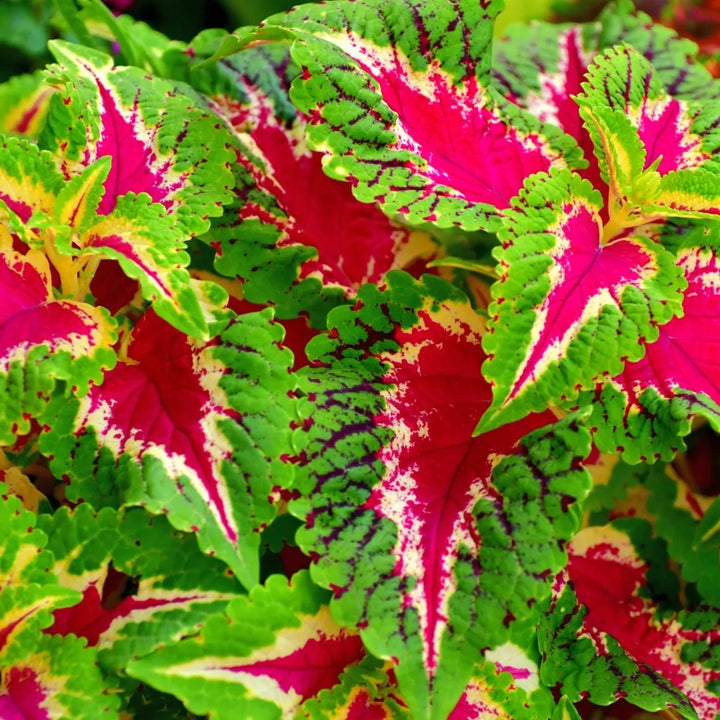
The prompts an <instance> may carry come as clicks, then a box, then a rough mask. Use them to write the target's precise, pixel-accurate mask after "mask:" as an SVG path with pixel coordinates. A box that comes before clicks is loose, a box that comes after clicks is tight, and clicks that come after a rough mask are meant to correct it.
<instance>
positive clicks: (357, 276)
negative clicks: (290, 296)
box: [214, 46, 435, 299]
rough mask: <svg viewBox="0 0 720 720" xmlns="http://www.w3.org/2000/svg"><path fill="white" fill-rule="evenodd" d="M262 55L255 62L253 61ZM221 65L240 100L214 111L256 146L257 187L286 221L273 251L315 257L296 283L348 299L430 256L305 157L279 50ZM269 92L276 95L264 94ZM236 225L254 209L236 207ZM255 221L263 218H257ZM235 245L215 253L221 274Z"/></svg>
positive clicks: (425, 246) (418, 235) (424, 239)
mask: <svg viewBox="0 0 720 720" xmlns="http://www.w3.org/2000/svg"><path fill="white" fill-rule="evenodd" d="M273 51H274V52H273ZM261 52H262V54H261V55H260V58H256V57H254V55H259V54H260V53H261ZM263 61H264V65H265V66H264V67H263ZM224 63H225V65H226V68H225V75H228V74H230V73H232V77H233V80H234V82H235V83H236V85H237V91H238V92H240V93H241V96H242V99H241V100H233V98H232V97H231V96H229V97H228V96H217V97H215V98H214V107H215V108H216V110H217V112H218V113H219V114H220V115H221V116H223V117H225V118H226V119H227V120H228V122H229V123H231V125H232V126H233V128H235V129H236V130H237V131H238V132H241V133H246V134H248V135H249V136H250V138H251V139H252V141H253V142H254V144H255V146H256V147H257V150H258V155H259V158H260V160H261V161H262V164H263V166H264V168H263V170H262V172H257V171H256V172H255V175H256V180H257V182H258V185H259V186H260V187H262V188H264V189H265V190H266V191H267V192H268V193H270V194H272V195H274V196H275V198H276V199H277V201H278V204H279V206H280V208H281V209H282V210H283V211H284V213H285V215H286V217H277V219H276V220H275V222H276V224H277V226H278V231H279V232H280V237H279V239H278V250H280V248H285V247H288V246H293V245H304V246H309V247H312V248H315V250H316V257H315V258H311V259H309V260H307V261H306V262H305V263H303V265H302V266H301V268H300V272H299V280H300V281H302V279H303V278H307V277H310V276H312V277H317V278H318V279H320V281H321V283H322V285H323V286H324V287H328V286H330V287H333V286H334V287H339V288H342V290H343V292H344V294H345V295H349V294H351V293H354V292H355V291H356V290H357V288H358V287H359V286H360V285H361V284H362V283H364V282H378V281H380V280H381V279H382V277H383V276H384V274H385V273H386V272H387V271H388V270H392V269H397V268H402V267H404V266H406V265H409V264H410V263H411V262H413V261H414V260H415V259H416V258H417V257H418V256H421V255H423V254H426V255H427V254H432V253H433V251H434V249H435V246H434V244H433V243H432V242H431V241H430V239H429V237H428V236H427V235H426V234H425V233H422V232H419V231H416V232H412V231H410V230H407V229H405V228H403V227H402V226H400V225H399V224H397V223H395V222H393V221H391V220H389V219H388V218H387V217H386V216H385V215H384V214H383V213H382V212H380V210H378V209H377V208H376V207H374V206H373V205H367V204H364V203H360V202H358V201H357V200H355V198H354V197H353V195H352V192H351V189H350V186H349V185H347V184H345V183H339V182H336V181H333V180H332V179H330V178H329V177H327V175H325V173H324V172H323V168H322V163H321V160H322V157H323V156H322V154H321V153H316V152H313V151H312V150H310V148H309V147H308V145H307V141H306V139H305V135H306V130H307V127H306V126H307V119H306V118H305V117H304V116H302V115H301V114H299V113H293V114H292V115H290V114H289V113H288V111H287V105H288V104H289V100H288V99H287V97H286V96H285V95H284V94H283V95H281V96H280V97H279V98H278V97H277V95H278V94H279V93H280V92H282V91H283V88H282V85H281V83H282V82H283V81H285V82H288V80H287V79H286V78H285V77H283V75H285V76H287V75H289V76H290V77H292V76H294V75H297V74H298V71H297V70H296V69H295V67H294V65H292V63H291V62H290V58H289V56H288V51H287V49H286V48H285V47H284V46H279V47H277V46H270V48H265V47H260V48H250V49H248V50H245V51H244V52H242V53H240V54H239V55H236V56H233V57H231V58H229V59H228V60H226V61H224ZM269 73H273V74H276V75H279V76H280V77H278V79H277V81H276V83H277V85H279V86H280V89H278V88H275V87H272V85H271V81H269V80H268V79H267V75H268V74H269ZM271 79H272V75H271ZM256 83H259V84H260V85H259V87H258V86H257V85H256ZM268 85H270V86H271V87H269V88H268V90H266V89H265V87H266V86H268ZM273 90H274V91H275V93H274V95H275V96H273V95H270V94H268V93H269V92H272V91H273ZM285 92H287V91H286V90H285ZM253 168H254V166H253V165H250V166H248V169H251V170H252V169H253ZM298 177H302V178H303V182H301V183H299V182H298V181H297V178H298ZM256 212H257V211H256ZM238 219H239V220H242V221H243V222H244V221H247V220H251V219H254V218H253V215H252V209H250V208H248V207H247V206H246V207H243V208H241V209H240V212H239V218H238ZM257 219H263V215H262V213H258V214H257ZM235 244H237V240H234V239H231V241H230V243H224V244H223V245H221V246H220V248H219V252H220V257H219V259H218V267H219V268H230V267H232V264H233V259H234V258H236V257H238V255H239V252H238V249H234V248H233V245H235ZM240 274H241V275H242V273H240ZM249 280H250V281H252V280H253V278H252V276H251V277H250V278H249ZM248 284H249V283H248V282H246V286H247V285H248ZM255 284H257V283H255ZM265 292H266V293H267V289H266V290H265ZM246 296H247V294H246ZM248 297H249V296H248ZM249 299H253V298H252V297H250V298H249Z"/></svg>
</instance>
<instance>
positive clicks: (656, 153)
mask: <svg viewBox="0 0 720 720" xmlns="http://www.w3.org/2000/svg"><path fill="white" fill-rule="evenodd" d="M586 78H587V82H586V83H584V84H583V88H584V93H582V94H581V95H579V96H577V97H576V102H577V103H578V104H579V106H580V114H581V116H582V117H583V119H584V120H585V122H586V124H587V128H588V130H589V131H590V135H591V137H592V140H593V143H594V145H595V152H596V156H597V158H598V161H599V164H600V170H601V173H602V175H603V178H604V179H605V180H606V182H607V183H608V185H609V187H610V195H609V206H608V212H609V215H610V217H609V221H608V223H607V226H606V228H605V231H604V233H605V237H606V239H610V238H612V237H613V236H614V235H615V234H617V233H618V232H621V231H622V230H623V228H625V227H628V226H631V225H636V224H638V223H640V222H646V221H648V220H652V219H655V218H660V217H667V216H673V215H676V216H677V215H684V216H690V217H702V216H704V215H707V214H710V215H717V213H718V210H717V205H718V203H719V202H720V195H718V193H717V191H716V188H715V185H716V175H717V174H718V171H719V170H720V165H718V163H717V161H715V160H714V153H715V152H716V151H717V150H718V147H720V131H718V130H717V129H716V126H717V125H718V120H719V119H720V101H706V102H704V103H702V104H700V103H693V102H690V101H685V100H680V99H677V98H673V97H672V96H670V95H669V94H667V92H666V91H665V89H664V88H663V87H662V84H661V82H660V80H659V79H658V78H657V76H656V73H655V71H654V70H653V67H652V65H651V64H650V63H649V62H648V61H647V60H646V59H645V58H644V57H643V56H642V55H641V54H640V53H639V52H637V51H635V50H633V49H632V48H630V47H628V46H620V47H616V48H612V49H611V50H608V51H606V52H605V53H603V55H601V56H598V57H597V58H596V59H595V62H594V63H593V65H592V66H591V67H590V68H589V70H588V73H587V75H586Z"/></svg>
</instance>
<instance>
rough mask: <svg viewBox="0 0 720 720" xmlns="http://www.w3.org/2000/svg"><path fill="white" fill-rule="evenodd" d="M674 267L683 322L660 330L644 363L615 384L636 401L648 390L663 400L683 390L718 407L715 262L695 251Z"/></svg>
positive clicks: (719, 299) (719, 268)
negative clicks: (679, 275)
mask: <svg viewBox="0 0 720 720" xmlns="http://www.w3.org/2000/svg"><path fill="white" fill-rule="evenodd" d="M677 264H678V265H679V266H680V267H681V268H682V270H683V273H684V275H685V278H686V280H687V283H688V287H687V290H686V291H685V297H684V300H683V315H682V317H675V318H673V319H672V320H670V322H668V323H667V324H665V325H663V326H662V327H660V328H659V337H658V339H657V340H656V341H655V342H653V343H651V344H650V345H648V347H647V351H646V353H645V357H644V358H643V359H642V360H639V361H638V362H635V363H628V364H627V365H626V366H625V370H624V372H623V374H622V375H621V376H619V377H618V378H617V379H616V381H619V382H620V383H621V385H622V386H623V387H624V388H626V389H627V391H629V392H630V393H631V395H630V397H631V398H632V399H635V400H636V399H637V396H638V395H639V394H640V393H641V392H642V391H643V390H645V389H647V388H655V389H656V390H657V391H658V392H659V393H660V395H662V396H663V397H665V398H668V399H669V398H672V397H674V396H675V395H677V394H678V393H679V392H680V391H681V389H682V390H684V391H689V392H691V393H693V394H694V395H706V396H707V397H708V398H710V399H711V400H712V401H713V403H715V404H717V405H720V368H719V367H718V357H720V345H719V344H718V341H717V340H716V338H718V337H720V319H719V318H720V260H718V257H717V254H716V253H715V252H714V251H713V250H712V249H711V248H710V247H696V248H687V249H683V250H681V251H680V252H679V254H678V259H677Z"/></svg>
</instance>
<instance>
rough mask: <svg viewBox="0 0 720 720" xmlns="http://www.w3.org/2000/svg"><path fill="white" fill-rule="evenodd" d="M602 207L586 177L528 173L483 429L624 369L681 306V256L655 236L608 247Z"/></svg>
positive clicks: (500, 301) (509, 227)
mask: <svg viewBox="0 0 720 720" xmlns="http://www.w3.org/2000/svg"><path fill="white" fill-rule="evenodd" d="M601 207H602V201H601V198H600V194H599V192H597V191H596V190H594V189H593V188H591V186H590V184H589V183H588V182H587V181H585V180H582V179H581V178H580V177H579V176H577V175H575V174H571V173H570V172H569V171H558V172H554V173H552V174H551V175H549V176H547V175H536V176H534V177H533V178H530V179H529V180H528V181H527V182H526V184H525V186H524V188H523V190H522V192H521V194H520V196H519V197H518V198H517V199H516V200H515V201H514V206H513V209H512V210H508V211H506V212H505V216H506V222H505V227H503V229H502V231H501V233H500V240H501V243H502V247H501V248H498V249H497V250H496V251H495V257H496V258H497V260H498V261H499V270H500V273H501V276H500V281H499V282H498V283H496V284H495V285H494V286H493V297H494V302H493V303H492V304H491V306H490V308H489V312H490V332H489V333H488V335H487V336H486V338H485V340H484V348H485V350H486V352H487V353H488V356H489V360H488V362H487V364H486V365H485V366H484V368H483V372H484V374H485V377H487V378H488V380H489V381H490V382H491V383H492V384H493V403H492V405H491V406H490V408H489V410H488V412H487V413H486V415H485V416H484V417H483V419H482V421H481V423H480V425H479V426H478V431H481V432H482V431H486V430H489V429H491V428H494V427H498V426H499V425H501V424H503V423H505V422H510V421H512V420H515V419H517V418H520V417H523V416H524V415H525V414H527V413H528V412H529V411H532V410H542V409H543V408H544V407H546V405H547V404H548V402H550V403H552V402H558V401H560V400H563V401H565V400H568V399H572V398H573V397H575V396H576V395H577V392H578V391H579V390H580V389H582V388H586V389H589V388H591V387H594V386H595V384H596V380H597V379H598V377H600V376H603V375H616V374H618V373H620V372H622V370H623V366H624V362H625V361H626V360H631V361H634V360H639V359H640V358H641V357H642V356H643V353H644V352H645V346H646V344H647V343H649V342H652V341H654V340H656V339H657V337H658V325H661V324H663V323H666V322H668V321H669V320H670V319H671V318H672V316H673V315H677V314H679V313H680V312H681V301H682V295H681V292H680V291H681V290H682V289H683V288H684V285H685V279H684V277H683V276H682V271H681V268H679V267H678V266H677V265H676V264H675V263H674V261H673V260H674V259H673V255H672V254H671V253H670V252H669V251H668V250H666V249H664V248H663V247H662V246H661V245H660V244H659V243H658V242H657V241H656V240H654V239H652V238H651V237H650V236H649V235H650V234H649V233H644V234H640V233H636V234H634V235H626V236H623V237H619V238H615V239H613V240H612V241H611V242H608V243H606V244H602V243H601V232H602V220H601V217H600V211H601Z"/></svg>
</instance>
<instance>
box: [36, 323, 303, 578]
mask: <svg viewBox="0 0 720 720" xmlns="http://www.w3.org/2000/svg"><path fill="white" fill-rule="evenodd" d="M281 337H282V328H281V327H280V326H279V325H276V324H274V323H273V322H272V321H271V320H270V311H269V310H266V311H264V312H262V313H254V314H248V315H243V316H240V317H238V318H236V319H235V320H233V321H232V322H231V323H230V324H229V325H228V326H227V327H226V328H225V329H224V330H223V331H222V332H221V333H219V335H217V336H216V337H214V338H213V339H211V340H210V342H209V343H207V344H204V343H201V342H200V341H196V340H193V339H191V338H188V337H186V336H185V335H183V334H182V333H180V332H178V331H177V330H175V329H173V328H172V327H170V326H169V325H167V324H166V323H164V322H163V321H162V320H160V319H159V318H158V317H157V316H154V315H153V314H152V313H150V314H147V315H146V316H144V318H143V321H142V322H141V323H139V324H138V325H137V326H136V327H135V329H134V331H133V336H132V341H131V342H130V345H129V347H128V351H127V352H128V362H121V363H119V364H118V366H117V367H116V368H115V369H114V370H112V371H110V372H108V373H107V374H106V376H105V380H104V382H103V384H102V385H101V386H98V387H96V388H93V389H92V390H91V392H90V393H89V394H88V395H87V397H85V398H83V400H82V401H80V402H76V403H72V404H70V405H68V404H58V405H56V406H54V408H53V410H54V411H55V413H56V414H55V416H54V417H50V416H48V419H47V421H46V422H47V424H48V425H49V426H50V427H49V429H48V430H47V432H46V434H45V435H44V436H43V438H42V439H41V446H42V448H43V449H44V450H45V452H46V453H47V454H48V456H49V457H50V459H51V467H52V469H53V471H54V472H55V474H56V475H57V476H58V477H61V476H63V475H67V476H68V477H69V478H70V485H69V486H68V488H67V496H68V498H72V499H73V500H74V501H78V500H80V499H84V500H85V501H89V502H91V503H92V504H93V505H95V506H99V505H105V504H121V505H122V504H129V505H142V506H144V507H146V508H147V509H148V510H149V511H150V512H151V513H153V514H158V513H163V514H167V516H168V518H169V520H170V522H171V523H172V524H173V525H174V526H175V527H176V528H177V529H179V530H182V531H186V532H189V531H192V532H195V533H196V534H197V536H198V541H199V543H200V546H201V548H202V549H203V550H204V551H205V552H208V553H211V554H215V555H217V556H218V557H219V558H221V559H222V560H224V561H225V562H226V563H227V564H228V565H230V567H231V568H232V569H233V571H234V572H235V573H236V574H237V575H238V577H239V579H240V580H241V582H242V583H243V584H244V585H245V586H246V587H251V586H252V585H254V584H255V583H256V582H257V580H258V572H259V567H258V566H259V563H258V548H259V543H260V535H259V530H260V529H261V528H262V527H263V526H264V525H265V524H267V523H268V522H270V521H271V520H272V519H273V517H274V516H275V507H274V505H273V504H272V502H271V499H270V495H271V491H272V488H273V486H274V485H279V486H283V485H284V484H287V483H288V481H289V479H288V478H289V473H290V467H289V465H287V463H286V462H285V461H284V459H283V458H284V457H285V456H287V455H288V454H289V451H290V445H289V439H290V432H291V419H292V417H293V416H294V400H293V399H292V398H291V397H290V395H289V393H290V391H291V390H292V386H293V380H292V378H291V376H290V374H289V372H288V370H289V367H290V365H291V363H292V358H291V356H290V353H289V351H287V350H286V349H284V348H282V347H280V345H279V342H280V340H281Z"/></svg>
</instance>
